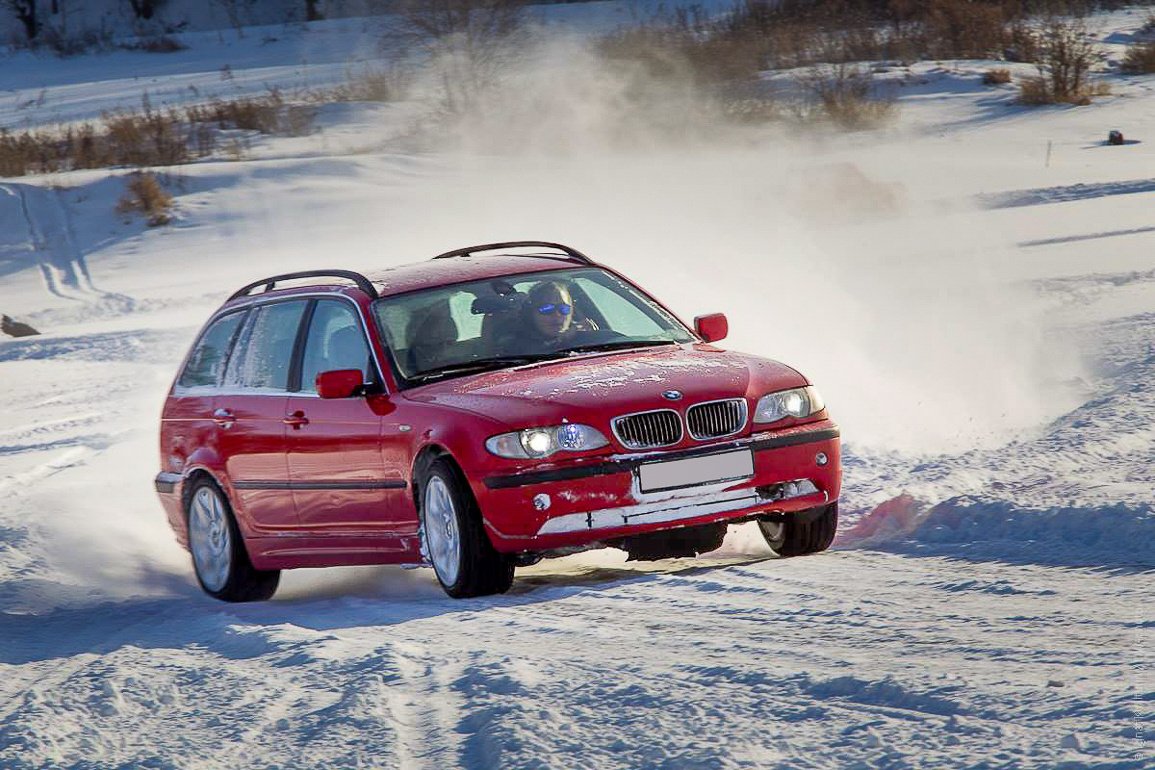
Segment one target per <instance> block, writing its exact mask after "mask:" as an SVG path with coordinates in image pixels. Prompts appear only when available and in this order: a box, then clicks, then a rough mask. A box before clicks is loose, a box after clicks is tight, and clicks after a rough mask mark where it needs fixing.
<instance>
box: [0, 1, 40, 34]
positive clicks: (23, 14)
mask: <svg viewBox="0 0 1155 770" xmlns="http://www.w3.org/2000/svg"><path fill="white" fill-rule="evenodd" d="M0 7H4V8H7V9H8V11H9V12H10V13H11V14H12V15H13V16H15V17H16V20H17V21H19V22H20V24H21V26H23V27H24V36H25V38H26V39H27V40H28V41H29V42H31V41H33V40H35V39H36V38H37V36H38V35H39V34H40V26H41V21H40V17H39V15H38V13H37V2H36V0H0Z"/></svg>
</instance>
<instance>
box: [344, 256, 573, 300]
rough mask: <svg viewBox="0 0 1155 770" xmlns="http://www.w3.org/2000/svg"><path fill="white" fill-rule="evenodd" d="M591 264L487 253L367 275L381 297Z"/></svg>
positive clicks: (569, 260) (395, 268)
mask: <svg viewBox="0 0 1155 770" xmlns="http://www.w3.org/2000/svg"><path fill="white" fill-rule="evenodd" d="M589 266H592V265H590V264H588V263H582V262H577V261H574V260H571V259H566V258H564V257H557V256H534V255H520V254H518V255H512V254H486V255H484V256H460V257H452V258H449V259H430V260H427V261H425V262H418V263H416V264H410V265H398V266H397V267H391V268H387V269H385V270H378V271H376V272H369V273H366V274H365V277H366V278H368V279H369V280H370V281H371V282H372V283H373V285H374V286H375V287H376V288H377V291H378V293H379V294H380V295H381V296H382V297H389V296H394V295H397V294H405V293H407V292H411V291H420V290H422V289H432V288H436V287H438V286H449V285H451V284H455V283H467V282H469V281H483V280H485V279H487V278H500V277H502V276H507V275H517V274H519V273H537V272H544V271H547V270H564V269H566V268H573V267H589Z"/></svg>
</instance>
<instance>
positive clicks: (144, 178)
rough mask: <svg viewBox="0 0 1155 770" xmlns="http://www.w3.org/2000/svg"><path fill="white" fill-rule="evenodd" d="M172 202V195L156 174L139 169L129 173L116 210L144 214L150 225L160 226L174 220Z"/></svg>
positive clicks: (122, 212) (121, 212)
mask: <svg viewBox="0 0 1155 770" xmlns="http://www.w3.org/2000/svg"><path fill="white" fill-rule="evenodd" d="M172 204H173V201H172V195H170V194H169V192H168V191H167V190H165V189H164V187H163V186H162V185H161V183H160V180H159V179H157V177H156V175H155V174H152V173H149V172H147V171H137V172H134V173H132V174H129V176H128V179H127V181H126V182H125V192H124V195H122V196H121V198H120V200H119V201H118V202H117V204H116V211H117V213H120V214H131V213H138V214H142V215H143V216H144V217H145V220H146V221H147V223H148V226H149V227H159V226H161V225H167V224H168V223H169V222H171V221H172V213H171V212H172Z"/></svg>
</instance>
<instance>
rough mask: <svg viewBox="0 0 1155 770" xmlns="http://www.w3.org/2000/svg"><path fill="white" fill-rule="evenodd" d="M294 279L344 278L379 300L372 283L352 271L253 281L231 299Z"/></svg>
mask: <svg viewBox="0 0 1155 770" xmlns="http://www.w3.org/2000/svg"><path fill="white" fill-rule="evenodd" d="M294 278H344V279H346V280H349V281H352V282H353V283H355V284H357V288H358V289H360V290H361V291H363V292H365V293H366V294H368V295H369V297H370V299H377V296H378V295H377V289H376V288H375V287H374V286H373V284H372V282H370V280H369V279H368V278H366V277H365V276H363V275H361V274H360V273H354V272H353V271H352V270H302V271H300V272H298V273H283V274H281V275H274V276H270V277H268V278H262V279H261V280H259V281H253V282H252V283H250V284H249V285H247V286H242V287H241V288H240V289H237V290H236V291H235V292H233V295H232V296H231V297H229V299H231V300H232V299H237V298H238V297H247V296H248V295H249V294H251V293H252V291H253V289H255V288H257V287H258V286H264V287H265V289H264V290H265V291H272V290H273V289H274V288H276V285H277V282H278V281H288V280H292V279H294Z"/></svg>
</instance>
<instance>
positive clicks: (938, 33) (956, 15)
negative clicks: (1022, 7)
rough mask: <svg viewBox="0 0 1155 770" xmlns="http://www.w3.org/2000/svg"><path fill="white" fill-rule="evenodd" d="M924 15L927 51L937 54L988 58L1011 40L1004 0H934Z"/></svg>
mask: <svg viewBox="0 0 1155 770" xmlns="http://www.w3.org/2000/svg"><path fill="white" fill-rule="evenodd" d="M921 17H922V24H923V26H924V29H925V36H926V54H927V55H928V56H931V57H934V58H951V59H970V58H986V57H988V56H992V55H998V54H1001V53H1002V51H1003V50H1004V49H1005V48H1006V46H1007V43H1008V42H1009V40H1010V33H1009V30H1008V27H1007V23H1008V21H1009V19H1008V18H1007V13H1006V11H1005V10H1004V7H1003V4H1001V3H990V2H987V3H983V2H969V1H968V0H931V2H929V3H926V4H925V8H924V10H923V11H922V14H921Z"/></svg>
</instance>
